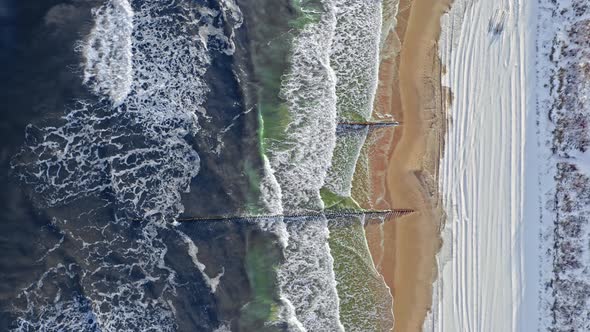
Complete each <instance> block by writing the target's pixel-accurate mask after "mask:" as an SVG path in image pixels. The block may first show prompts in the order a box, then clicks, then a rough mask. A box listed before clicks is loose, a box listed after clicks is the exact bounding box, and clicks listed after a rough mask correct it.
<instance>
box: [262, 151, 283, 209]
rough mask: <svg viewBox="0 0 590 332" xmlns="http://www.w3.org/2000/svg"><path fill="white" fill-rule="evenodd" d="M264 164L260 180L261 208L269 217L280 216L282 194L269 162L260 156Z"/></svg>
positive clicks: (264, 156)
mask: <svg viewBox="0 0 590 332" xmlns="http://www.w3.org/2000/svg"><path fill="white" fill-rule="evenodd" d="M262 158H263V162H264V168H263V170H262V171H263V174H262V179H261V181H260V199H261V200H262V204H261V205H262V206H263V207H264V209H265V210H266V213H268V214H270V215H277V216H278V215H282V214H283V205H282V200H283V197H282V194H281V186H280V185H279V182H278V181H277V179H276V177H275V175H274V172H273V170H272V168H271V167H270V162H269V161H268V158H267V157H266V155H263V156H262Z"/></svg>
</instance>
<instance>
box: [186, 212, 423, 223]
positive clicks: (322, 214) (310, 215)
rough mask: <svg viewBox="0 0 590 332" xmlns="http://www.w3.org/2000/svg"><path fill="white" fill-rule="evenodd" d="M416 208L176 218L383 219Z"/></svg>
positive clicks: (197, 219)
mask: <svg viewBox="0 0 590 332" xmlns="http://www.w3.org/2000/svg"><path fill="white" fill-rule="evenodd" d="M414 212H415V211H414V210H409V209H396V210H364V211H342V212H340V211H339V212H318V213H313V212H312V213H301V214H275V215H237V216H231V215H227V216H202V217H201V216H198V217H197V216H195V217H181V218H178V219H176V221H177V222H197V221H256V220H261V219H279V218H281V219H307V218H309V219H313V218H318V217H325V218H328V219H330V218H338V217H352V216H366V217H376V218H379V217H382V218H383V219H394V218H399V217H402V216H405V215H408V214H410V213H414Z"/></svg>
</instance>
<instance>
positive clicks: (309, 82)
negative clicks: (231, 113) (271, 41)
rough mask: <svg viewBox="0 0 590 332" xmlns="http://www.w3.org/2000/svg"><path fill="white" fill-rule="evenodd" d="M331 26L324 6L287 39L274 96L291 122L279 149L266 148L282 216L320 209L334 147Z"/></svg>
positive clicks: (331, 17) (330, 14)
mask: <svg viewBox="0 0 590 332" xmlns="http://www.w3.org/2000/svg"><path fill="white" fill-rule="evenodd" d="M335 23H336V22H335V17H334V6H333V5H326V6H325V12H323V13H322V15H321V17H320V21H319V22H318V23H309V24H307V25H306V26H305V28H304V29H303V30H302V31H300V32H299V34H298V35H297V36H296V37H295V38H294V41H293V46H292V51H291V67H290V69H289V70H288V72H287V73H286V74H285V75H284V76H283V80H282V85H281V91H280V95H281V97H282V98H284V99H285V100H286V103H287V105H288V108H289V115H290V118H291V122H290V123H289V124H288V126H287V130H286V132H287V139H286V141H285V142H282V144H281V146H280V147H279V148H277V147H275V146H273V144H272V143H270V144H268V146H269V149H270V151H269V159H270V164H271V167H272V169H273V171H274V174H275V177H276V179H277V181H278V183H279V185H280V186H281V192H282V202H283V209H284V210H285V211H286V212H288V213H297V212H300V211H306V210H307V211H309V210H314V211H319V210H321V209H322V208H323V207H324V205H323V202H322V200H321V198H320V194H319V191H320V188H322V186H323V185H324V180H325V177H326V173H327V171H328V167H329V166H330V160H331V159H332V151H333V150H334V146H335V144H336V90H335V86H336V79H335V76H334V72H333V71H332V69H331V67H330V57H329V56H330V45H331V42H332V37H333V35H334V28H335ZM285 145H288V148H286V149H285V148H284V146H285Z"/></svg>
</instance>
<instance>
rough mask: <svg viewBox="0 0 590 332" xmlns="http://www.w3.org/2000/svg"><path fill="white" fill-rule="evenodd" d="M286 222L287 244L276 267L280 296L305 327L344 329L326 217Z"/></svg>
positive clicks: (324, 329) (312, 329)
mask: <svg viewBox="0 0 590 332" xmlns="http://www.w3.org/2000/svg"><path fill="white" fill-rule="evenodd" d="M286 223H287V231H288V232H289V245H288V246H287V248H286V249H285V262H284V263H283V264H282V265H281V267H280V269H279V271H278V275H279V287H280V289H281V293H282V296H283V297H284V298H285V299H287V300H288V301H289V303H291V304H292V305H293V307H294V308H295V315H296V317H297V320H298V321H299V322H301V324H302V326H303V327H304V328H305V329H306V330H307V331H344V327H343V326H342V324H341V323H340V319H339V299H338V294H337V292H336V281H335V276H334V269H333V263H334V260H333V259H332V256H331V255H330V247H329V246H328V237H329V234H330V232H329V230H328V222H327V220H326V218H324V217H317V218H309V219H297V218H296V219H291V220H288V221H287V222H286Z"/></svg>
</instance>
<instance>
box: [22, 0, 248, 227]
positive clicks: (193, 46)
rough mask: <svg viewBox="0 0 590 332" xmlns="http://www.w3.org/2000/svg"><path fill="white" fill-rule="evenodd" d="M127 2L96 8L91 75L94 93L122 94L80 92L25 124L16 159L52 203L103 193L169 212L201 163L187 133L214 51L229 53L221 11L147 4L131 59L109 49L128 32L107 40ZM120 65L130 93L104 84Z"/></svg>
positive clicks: (142, 211)
mask: <svg viewBox="0 0 590 332" xmlns="http://www.w3.org/2000/svg"><path fill="white" fill-rule="evenodd" d="M121 1H122V0H113V1H109V2H107V4H106V5H105V6H103V7H100V8H99V9H97V10H96V11H95V16H96V19H97V24H96V25H95V29H94V30H92V31H91V37H90V39H89V40H95V41H94V42H88V43H87V44H86V45H87V48H86V54H87V55H88V56H87V61H88V63H87V68H89V69H88V70H87V73H86V74H88V75H87V76H88V77H90V78H89V81H88V82H92V84H94V85H92V86H93V87H94V91H97V93H100V94H102V93H107V92H105V91H107V90H108V91H109V92H108V93H113V94H116V95H118V96H123V95H125V96H126V97H125V98H124V99H123V100H120V102H118V103H116V104H115V105H113V104H112V103H104V102H98V103H97V102H90V101H83V100H82V101H79V102H78V103H77V105H75V107H74V108H73V109H72V110H70V111H69V113H68V114H67V115H66V116H65V117H64V118H63V122H62V123H60V124H58V125H56V126H54V125H46V126H42V127H40V128H36V127H34V126H29V128H28V129H27V146H26V147H25V149H23V151H22V152H21V154H20V156H18V158H17V159H16V161H15V163H14V165H15V166H16V167H17V168H19V169H20V171H21V172H20V174H21V175H22V176H23V178H24V179H25V180H26V181H27V182H29V183H31V184H33V185H34V187H35V190H36V191H37V192H38V193H39V194H40V195H39V198H40V199H41V200H43V201H45V203H46V204H47V205H50V206H54V205H61V204H66V203H68V202H71V201H73V200H75V199H78V198H80V197H84V196H88V195H95V194H102V193H107V194H110V195H112V196H113V198H114V200H116V201H117V203H118V205H119V207H120V210H124V211H125V212H126V213H127V214H129V215H133V216H136V217H150V216H164V217H165V218H171V217H174V216H176V215H178V214H179V213H181V212H182V211H183V206H182V204H181V203H180V195H181V193H182V192H185V191H187V190H188V186H189V184H190V180H191V179H192V178H193V177H194V176H196V175H197V174H198V171H199V156H198V155H197V153H196V151H194V149H193V148H192V146H191V145H190V144H189V142H187V140H186V139H185V137H186V136H187V135H198V132H199V124H198V121H199V118H198V116H197V114H200V113H202V111H203V108H202V106H201V105H202V103H203V102H204V99H205V95H206V93H207V91H208V89H207V85H206V83H205V82H204V80H203V75H204V74H205V72H206V71H207V68H208V66H209V64H210V52H213V51H216V52H224V53H228V54H229V53H231V52H232V50H233V42H231V40H230V37H228V36H226V35H224V34H223V29H221V27H220V25H221V24H222V22H221V20H219V18H220V17H221V16H223V15H224V14H223V13H225V11H224V12H223V13H221V12H218V11H216V10H212V9H209V8H206V7H203V6H198V5H196V4H193V3H191V2H189V1H181V2H179V3H178V4H176V5H175V6H173V7H167V6H168V3H167V2H166V1H163V0H162V1H147V2H142V3H141V4H140V5H138V7H137V8H135V10H136V12H135V14H133V22H134V25H133V32H132V34H131V37H132V38H131V39H132V40H131V49H132V58H131V66H130V65H129V63H128V62H129V61H128V60H129V59H128V58H127V55H129V54H128V52H127V51H121V50H118V51H114V50H112V51H109V50H110V49H111V48H120V47H123V48H125V49H126V48H128V44H127V43H128V42H127V41H122V39H125V38H123V37H121V36H119V37H113V38H112V40H111V39H108V38H107V40H103V39H104V38H106V37H105V36H103V35H110V36H116V35H117V34H121V33H122V32H119V31H103V30H105V29H115V30H116V29H117V27H119V26H120V25H124V26H125V27H126V29H128V28H130V27H131V25H130V24H131V23H129V22H127V21H125V20H126V19H130V18H131V16H132V14H131V9H129V8H128V6H126V5H125V3H124V2H121ZM117 8H119V9H117ZM165 8H168V9H165ZM123 9H124V10H123ZM121 15H122V16H121ZM228 15H229V14H228ZM231 16H232V17H239V13H236V12H232V14H231ZM123 22H127V25H125V24H123ZM235 24H236V25H239V24H241V21H240V20H237V22H236V23H235ZM99 30H100V31H99ZM122 30H125V29H122ZM125 31H126V30H125ZM202 31H207V33H206V34H205V35H203V33H202ZM122 34H123V35H124V36H127V32H125V33H122ZM230 34H233V30H232V31H231V32H230ZM123 35H122V36H123ZM199 36H201V37H202V38H205V40H203V41H204V42H205V44H204V45H203V44H202V43H199V42H198V38H199ZM93 47H97V49H93ZM123 53H124V54H127V55H126V56H125V57H122V56H121V54H123ZM95 55H96V56H95ZM119 62H121V63H119ZM120 68H126V69H125V70H128V69H129V68H132V71H133V74H132V75H130V76H128V77H132V78H133V81H132V83H131V84H130V90H129V91H128V92H126V91H127V88H124V89H123V88H121V86H120V85H121V84H119V83H116V84H115V83H113V85H108V89H107V88H106V87H107V85H104V84H107V83H109V82H111V83H112V82H117V81H116V80H115V81H111V80H110V79H111V78H112V77H111V76H112V75H115V76H116V75H119V74H120V73H119V72H120V71H125V70H122V69H120ZM109 75H110V76H109ZM121 75H122V74H121ZM103 83H104V84H103ZM125 84H127V83H125ZM96 89H98V90H96ZM116 89H119V90H116ZM115 90H116V91H115ZM117 98H118V97H117Z"/></svg>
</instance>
